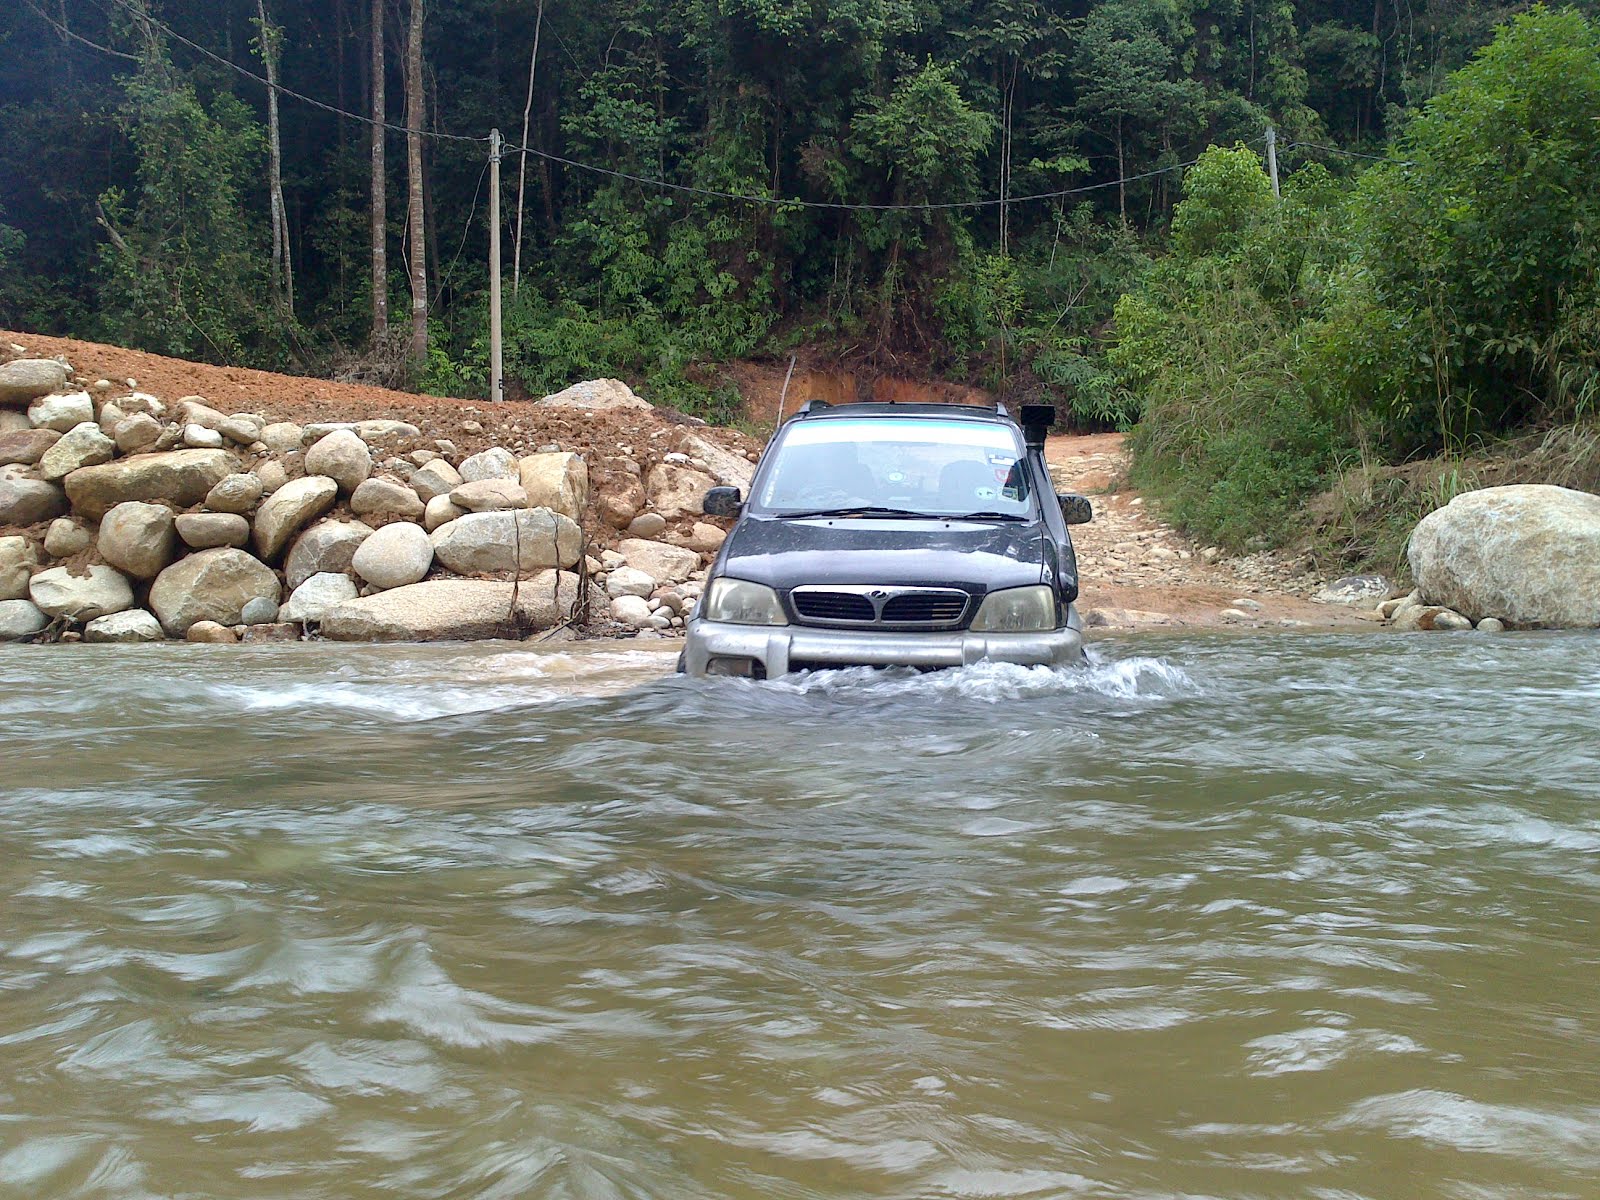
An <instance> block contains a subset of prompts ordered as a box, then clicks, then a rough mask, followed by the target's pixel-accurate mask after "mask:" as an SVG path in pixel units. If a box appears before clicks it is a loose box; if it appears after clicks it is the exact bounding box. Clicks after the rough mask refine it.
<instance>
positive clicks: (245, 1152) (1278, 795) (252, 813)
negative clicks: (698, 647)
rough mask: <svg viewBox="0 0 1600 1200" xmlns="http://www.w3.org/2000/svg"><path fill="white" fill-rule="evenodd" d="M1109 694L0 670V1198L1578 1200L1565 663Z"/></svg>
mask: <svg viewBox="0 0 1600 1200" xmlns="http://www.w3.org/2000/svg"><path fill="white" fill-rule="evenodd" d="M618 645H619V646H625V645H626V644H622V643H619V644H618ZM1093 657H1094V663H1093V665H1092V666H1091V667H1089V668H1087V669H1084V670H1075V671H1065V672H1058V673H1053V672H1049V671H1045V670H1028V669H1022V668H1011V667H1000V666H982V667H976V668H970V669H964V670H961V671H953V672H945V673H940V674H934V675H912V674H903V675H902V674H897V673H889V674H886V675H874V674H872V673H870V672H865V671H847V672H840V673H835V674H826V675H818V676H810V677H801V678H798V679H787V680H780V681H777V682H774V683H768V684H755V683H750V682H746V681H740V680H705V681H690V680H686V679H682V678H679V677H674V676H672V675H671V674H670V669H671V663H672V660H671V657H670V656H669V655H664V654H662V653H659V652H653V651H644V650H634V649H619V648H615V647H613V648H606V647H598V648H596V647H579V648H572V647H567V648H556V649H549V650H541V649H538V648H534V647H522V646H508V645H473V646H448V647H439V646H430V647H398V648H397V647H351V646H334V645H300V646H264V647H239V648H235V649H226V648H217V647H189V646H181V645H175V646H149V647H89V646H79V647H38V648H34V647H4V648H0V731H3V733H0V736H3V744H0V849H3V855H0V913H3V916H0V1195H3V1196H8V1197H9V1196H18V1197H21V1196H27V1197H117V1198H133V1197H216V1198H224V1200H231V1198H234V1197H297V1198H298V1197H329V1198H345V1197H351V1198H354V1197H362V1198H365V1197H429V1198H433V1197H474V1198H478V1197H483V1198H491V1197H508V1198H509V1197H518V1198H563V1200H565V1198H572V1200H611V1198H622V1197H628V1198H646V1197H648V1198H661V1200H734V1198H738V1200H766V1198H779V1197H783V1198H796V1200H800V1198H804V1200H825V1198H826V1200H834V1198H839V1200H844V1198H855V1197H897V1198H904V1200H931V1198H941V1197H962V1198H972V1200H977V1198H986V1200H987V1198H1023V1197H1027V1198H1047V1197H1048V1198H1057V1197H1119V1198H1121V1197H1129V1198H1132V1197H1173V1196H1185V1197H1219V1198H1220V1197H1227V1198H1230V1200H1234V1198H1244V1197H1313V1198H1322V1200H1357V1198H1367V1197H1370V1198H1374V1200H1378V1198H1388V1197H1461V1198H1464V1200H1486V1198H1489V1197H1567V1196H1570V1197H1595V1196H1600V715H1597V712H1600V642H1597V641H1596V640H1595V639H1594V638H1589V637H1582V636H1576V635H1532V634H1529V635H1506V636H1498V637H1490V636H1478V635H1471V634H1465V635H1455V636H1447V635H1432V636H1427V635H1423V636H1416V637H1410V638H1407V637H1401V636H1383V635H1367V636H1342V637H1313V636H1304V637H1302V636H1294V635H1285V636H1278V637H1220V636H1218V637H1142V638H1123V639H1107V640H1102V641H1099V642H1097V643H1096V644H1095V646H1094V648H1093Z"/></svg>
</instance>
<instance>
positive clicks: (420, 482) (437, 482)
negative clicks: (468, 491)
mask: <svg viewBox="0 0 1600 1200" xmlns="http://www.w3.org/2000/svg"><path fill="white" fill-rule="evenodd" d="M406 482H407V483H409V484H410V485H411V488H412V490H413V491H414V492H416V493H417V495H419V496H421V497H422V498H423V500H425V501H426V500H432V499H433V498H434V497H435V496H448V495H449V494H450V493H451V492H452V491H453V490H455V489H456V488H458V487H460V486H461V484H462V483H463V482H464V481H463V480H462V478H461V472H460V471H458V470H456V469H455V468H454V467H452V466H451V465H450V464H449V462H448V461H446V460H445V459H442V458H435V459H431V460H429V461H428V462H425V463H423V464H422V465H421V466H420V467H418V468H417V469H416V470H415V471H413V472H411V478H410V479H408V480H407V481H406Z"/></svg>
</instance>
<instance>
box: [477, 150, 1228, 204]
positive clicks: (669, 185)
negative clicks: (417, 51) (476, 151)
mask: <svg viewBox="0 0 1600 1200" xmlns="http://www.w3.org/2000/svg"><path fill="white" fill-rule="evenodd" d="M505 153H507V154H518V153H527V154H532V155H533V156H535V157H536V158H542V159H546V160H547V161H549V162H553V163H560V164H561V165H562V166H565V167H572V168H573V169H574V170H578V171H589V172H592V173H594V174H596V175H607V176H610V177H611V178H613V179H623V180H626V181H628V182H629V183H637V184H641V185H643V186H645V187H657V188H661V189H663V190H665V191H671V192H685V193H688V194H689V195H693V196H709V197H712V198H713V199H717V200H735V201H740V202H743V203H746V204H764V205H767V206H769V207H772V208H823V209H831V210H834V211H844V212H927V211H932V210H945V209H955V208H995V207H998V206H999V205H1002V204H1026V203H1028V202H1030V201H1033V200H1057V199H1060V198H1062V197H1064V196H1079V195H1082V194H1083V193H1085V192H1098V191H1103V190H1105V189H1106V188H1114V187H1117V186H1119V185H1121V184H1125V183H1138V182H1140V181H1141V180H1145V179H1154V178H1155V177H1156V176H1158V175H1167V174H1170V173H1171V172H1173V171H1182V170H1186V169H1187V168H1189V167H1192V166H1194V165H1195V163H1197V162H1199V161H1200V160H1199V159H1198V158H1191V159H1190V160H1189V161H1188V162H1181V163H1173V164H1172V165H1171V166H1166V167H1158V168H1156V169H1155V170H1153V171H1144V172H1142V173H1140V174H1138V175H1127V176H1124V177H1123V178H1121V179H1108V180H1106V181H1105V182H1103V183H1086V184H1084V185H1083V186H1081V187H1072V188H1061V189H1059V190H1057V191H1053V192H1034V193H1032V194H1030V195H1026V196H1007V197H1005V198H1004V199H1001V198H999V197H993V198H990V199H987V200H945V201H938V202H933V201H929V202H924V203H921V204H859V203H858V204H849V203H846V202H844V201H838V200H799V199H794V198H791V197H784V196H752V195H746V194H745V193H743V192H724V191H719V190H718V189H716V188H702V187H695V186H693V185H691V184H687V183H673V182H671V181H670V180H666V179H657V178H654V177H653V176H648V175H633V174H630V173H629V172H627V171H616V170H613V169H612V168H610V167H597V166H595V165H594V164H593V163H585V162H579V161H577V160H576V159H571V158H566V157H564V156H562V155H560V154H552V153H550V152H549V151H548V150H540V149H539V148H538V147H537V146H511V145H508V146H506V148H505Z"/></svg>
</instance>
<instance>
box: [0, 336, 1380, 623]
mask: <svg viewBox="0 0 1600 1200" xmlns="http://www.w3.org/2000/svg"><path fill="white" fill-rule="evenodd" d="M0 357H3V358H5V359H6V360H12V361H15V362H16V366H15V367H14V368H12V373H13V375H16V374H18V373H21V374H26V371H25V370H23V369H24V368H28V369H33V368H30V367H29V363H30V362H32V363H36V364H39V366H38V368H37V369H38V371H42V372H43V373H44V374H46V375H48V374H49V373H50V371H51V369H52V366H51V360H56V361H59V362H60V363H63V364H67V370H66V371H63V372H62V373H61V374H60V378H59V379H57V380H53V381H47V382H51V383H52V386H51V387H49V388H46V389H44V390H45V391H46V392H54V393H56V394H55V395H54V396H49V395H45V396H42V397H41V396H38V395H31V394H28V393H27V391H26V389H25V390H24V391H22V392H14V393H13V394H12V395H11V397H10V399H9V402H8V403H7V404H5V405H0V413H3V414H4V415H3V416H0V421H3V422H4V425H3V427H0V471H3V472H5V473H6V478H5V479H4V480H0V489H5V497H4V498H3V500H4V502H3V503H0V538H4V539H5V540H4V541H0V573H3V574H0V604H4V605H9V606H10V608H9V609H7V610H6V611H5V612H0V625H4V623H5V621H7V620H9V621H10V622H11V624H10V629H11V633H12V636H25V637H35V638H41V639H45V640H54V639H61V640H76V639H77V638H79V637H88V638H89V639H90V640H149V639H152V638H158V637H186V638H189V639H191V640H210V641H237V640H253V641H261V640H283V639H286V638H296V637H300V636H304V635H305V634H306V633H307V632H308V631H309V632H310V633H312V634H316V635H320V636H325V637H334V638H344V639H349V640H374V639H375V640H386V639H388V640H395V639H398V640H409V639H420V640H434V639H439V638H463V637H481V636H527V635H528V634H530V633H537V632H541V631H549V630H552V629H556V628H574V629H577V630H578V631H580V632H581V633H582V634H584V635H588V636H598V637H617V636H644V637H647V638H648V637H659V636H665V637H672V636H674V635H675V634H677V633H678V632H679V631H681V629H682V626H683V623H684V620H685V619H686V617H687V615H688V613H689V612H690V611H692V608H693V605H694V603H695V601H696V597H697V596H698V593H699V587H700V584H701V581H702V580H703V577H704V569H705V566H706V564H707V563H708V562H709V561H710V559H711V557H712V556H713V555H714V553H715V551H716V549H717V547H718V545H719V544H720V542H721V539H722V537H723V536H724V534H725V531H726V529H727V528H728V526H729V524H730V522H728V521H726V520H719V519H714V518H708V517H706V516H705V515H704V514H703V513H701V512H700V510H699V499H700V496H701V495H703V493H704V491H705V489H706V488H708V487H710V486H712V485H714V484H731V485H733V486H739V487H746V488H747V487H748V484H749V479H750V474H751V471H752V470H753V463H754V461H755V459H756V458H757V456H758V453H759V448H760V447H759V443H758V442H757V441H756V440H755V439H753V438H751V437H749V436H748V435H746V434H744V433H742V432H740V431H738V430H733V429H724V428H713V427H709V426H706V425H704V424H703V423H701V422H698V421H695V420H694V419H693V418H688V417H684V416H682V415H681V414H678V413H675V412H672V411H670V410H665V409H659V408H655V407H653V406H651V405H649V404H648V403H646V402H645V401H644V400H642V399H640V398H639V397H637V396H635V395H634V394H633V393H632V392H631V391H630V390H629V389H628V388H627V387H626V386H624V385H622V384H620V383H617V382H616V381H588V382H584V383H580V384H577V385H576V386H574V387H573V388H570V389H568V390H567V391H566V392H563V393H560V394H557V395H553V396H550V397H546V398H544V399H542V400H539V401H531V402H507V403H505V404H501V405H490V404H486V403H483V402H473V401H466V400H459V399H453V398H449V397H434V396H422V395H414V394H409V393H402V392H393V391H387V390H385V389H381V388H373V387H368V386H364V385H357V384H342V383H337V382H331V381H325V380H316V379H305V378H297V377H292V376H283V375H275V374H272V373H269V372H261V371H253V370H247V369H242V368H232V367H216V366H208V365H205V364H196V363H189V362H184V361H180V360H174V359H167V358H162V357H160V356H157V355H151V354H145V353H142V352H139V351H131V350H126V349H122V348H118V347H112V346H105V345H99V344H95V343H88V342H81V341H75V340H69V339H59V338H48V337H39V336H36V335H31V334H21V333H3V332H0ZM39 390H40V389H39V388H34V389H33V391H35V392H37V391H39ZM1047 453H1048V457H1049V461H1050V464H1051V468H1052V471H1053V473H1055V475H1056V477H1057V482H1058V484H1059V485H1060V486H1061V488H1062V489H1063V490H1076V491H1084V492H1087V493H1089V494H1091V495H1092V496H1093V497H1094V500H1095V504H1096V508H1097V518H1096V521H1095V522H1094V523H1092V524H1091V525H1089V526H1086V527H1083V528H1082V529H1080V530H1079V531H1078V534H1077V540H1078V546H1079V561H1080V568H1081V570H1082V573H1083V583H1084V589H1083V597H1082V599H1081V601H1080V608H1081V609H1082V611H1083V613H1084V616H1085V619H1086V621H1087V622H1088V623H1089V625H1090V626H1091V627H1093V628H1108V629H1127V628H1172V627H1188V628H1216V627H1237V628H1258V629H1267V628H1288V629H1295V628H1300V629H1338V628H1349V627H1354V626H1356V625H1358V624H1359V623H1360V621H1361V620H1362V619H1364V618H1365V617H1367V616H1368V614H1367V613H1365V612H1357V611H1356V610H1354V609H1352V608H1350V607H1347V606H1345V605H1340V604H1318V603H1313V601H1312V599H1311V597H1312V596H1314V595H1315V594H1316V593H1317V591H1318V589H1319V588H1320V587H1321V586H1322V585H1323V583H1324V581H1322V580H1319V579H1317V578H1316V577H1315V576H1313V575H1311V574H1309V573H1308V572H1307V571H1306V570H1305V569H1304V564H1296V563H1292V562H1286V561H1282V560H1279V559H1276V558H1274V557H1272V556H1267V555H1258V556H1252V557H1250V558H1242V559H1240V558H1231V557H1228V556H1226V555H1223V554H1221V552H1220V551H1218V550H1216V549H1215V548H1209V547H1200V546H1194V545H1192V544H1190V543H1189V542H1187V540H1186V539H1184V538H1182V537H1181V536H1180V535H1179V534H1177V533H1176V532H1175V531H1174V530H1172V529H1171V528H1170V527H1168V526H1166V525H1165V524H1163V523H1162V522H1161V521H1160V520H1159V519H1158V518H1157V517H1156V516H1155V515H1154V514H1152V513H1150V512H1149V511H1148V510H1147V509H1146V508H1145V506H1144V502H1143V499H1142V498H1141V497H1140V496H1139V495H1138V494H1137V493H1134V492H1131V491H1128V490H1126V489H1125V488H1123V487H1121V486H1120V485H1119V481H1120V480H1121V479H1122V477H1123V476H1124V475H1125V473H1126V463H1125V459H1124V450H1123V447H1122V444H1121V439H1120V438H1119V437H1118V436H1117V435H1094V436H1089V437H1057V438H1052V439H1051V442H1050V445H1049V447H1048V452H1047ZM164 580H165V582H163V581H164ZM196 594H198V595H199V599H198V600H197V599H195V596H196ZM163 597H165V600H163ZM24 606H26V607H24ZM247 607H248V608H249V611H248V612H247V611H246V609H247ZM1363 607H1364V608H1370V607H1371V605H1370V603H1369V604H1366V605H1364V606H1363ZM96 622H99V624H98V625H97V624H96ZM30 625H31V626H32V628H30V627H29V626H30Z"/></svg>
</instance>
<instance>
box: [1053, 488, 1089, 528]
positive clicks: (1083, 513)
mask: <svg viewBox="0 0 1600 1200" xmlns="http://www.w3.org/2000/svg"><path fill="white" fill-rule="evenodd" d="M1056 501H1057V502H1058V503H1059V504H1060V505H1061V519H1062V520H1063V521H1065V522H1066V523H1067V524H1068V525H1087V524H1088V523H1089V522H1090V521H1092V520H1094V506H1093V505H1092V504H1090V503H1089V497H1087V496H1080V495H1078V494H1077V493H1076V492H1057V493H1056Z"/></svg>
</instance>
